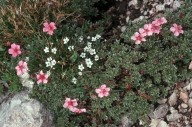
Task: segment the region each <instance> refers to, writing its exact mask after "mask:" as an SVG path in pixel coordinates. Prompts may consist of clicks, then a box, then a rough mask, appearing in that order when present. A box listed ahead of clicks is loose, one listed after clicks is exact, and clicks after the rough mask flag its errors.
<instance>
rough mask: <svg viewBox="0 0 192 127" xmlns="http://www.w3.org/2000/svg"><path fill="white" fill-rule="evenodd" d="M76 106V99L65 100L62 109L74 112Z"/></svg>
mask: <svg viewBox="0 0 192 127" xmlns="http://www.w3.org/2000/svg"><path fill="white" fill-rule="evenodd" d="M77 105H78V103H77V100H76V99H73V100H71V98H66V99H65V103H64V104H63V107H64V108H68V109H69V110H70V111H72V112H75V110H74V107H76V106H77Z"/></svg>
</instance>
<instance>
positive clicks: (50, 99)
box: [0, 0, 192, 127]
mask: <svg viewBox="0 0 192 127" xmlns="http://www.w3.org/2000/svg"><path fill="white" fill-rule="evenodd" d="M12 2H13V3H12ZM12 2H10V3H9V2H8V3H5V6H2V7H1V13H2V14H1V16H0V17H1V22H0V23H1V26H0V35H1V38H0V40H1V44H0V65H1V67H0V69H1V70H0V79H1V80H2V81H3V82H6V83H8V86H3V85H1V87H0V89H1V92H3V91H7V90H8V91H9V92H17V91H19V90H21V89H23V88H22V85H21V83H20V82H19V77H18V76H17V73H16V70H15V67H16V66H17V64H18V62H19V61H21V60H23V61H26V62H27V64H28V68H29V70H28V72H29V74H30V77H31V78H32V79H33V81H34V82H35V85H34V89H33V93H32V94H31V97H34V98H37V99H38V100H40V101H41V102H42V103H43V104H45V106H47V107H48V108H49V109H51V110H52V111H53V113H54V116H55V124H56V126H57V127H74V126H78V127H79V126H84V127H90V126H93V127H94V126H110V127H112V126H117V125H120V124H121V117H122V116H124V115H127V116H129V117H130V118H131V119H132V120H133V121H134V122H135V121H136V120H138V119H142V120H143V121H146V118H147V114H148V113H149V111H150V105H151V104H155V103H156V101H157V99H158V98H160V97H166V96H167V93H168V91H169V90H170V89H171V88H172V86H173V85H174V84H175V83H176V82H177V81H182V80H185V79H187V78H189V77H190V76H191V71H190V70H189V69H188V66H189V63H190V61H191V58H192V54H191V51H192V48H191V47H192V42H191V40H192V36H191V34H192V6H191V4H190V2H189V3H186V4H184V5H183V7H182V8H181V9H179V10H177V11H176V12H174V13H168V14H166V15H164V17H165V18H166V19H167V23H166V24H164V25H163V26H162V29H161V32H160V33H159V34H154V35H152V36H150V37H147V39H146V41H145V42H142V43H141V44H139V45H138V44H135V42H134V41H133V40H131V36H133V34H134V33H135V32H137V31H138V29H139V28H141V27H143V25H144V24H146V23H149V22H152V21H153V20H154V19H151V21H142V22H139V23H136V24H131V23H129V24H128V25H127V30H126V32H125V33H124V34H123V35H121V37H122V38H121V39H120V40H118V38H116V37H115V36H111V37H107V39H106V38H105V37H106V36H105V35H106V32H108V31H106V25H108V24H107V23H108V21H109V20H110V16H108V15H103V16H102V19H101V20H97V21H95V22H91V21H90V20H89V18H87V17H89V16H91V15H92V12H93V11H94V9H96V8H93V7H94V3H97V2H98V0H96V1H94V0H93V1H92V0H86V1H85V0H77V1H76V0H72V1H65V2H66V3H63V4H62V2H61V1H58V2H55V3H54V2H51V3H48V2H44V3H43V2H42V1H36V2H37V3H33V4H31V3H30V2H31V1H26V2H18V3H17V2H16V1H12ZM38 2H39V3H38ZM59 2H60V3H59ZM100 2H101V1H100ZM90 3H91V4H90ZM104 3H105V2H103V4H104ZM65 4H66V5H65ZM60 5H61V6H60ZM28 6H29V7H28ZM31 6H34V7H37V8H36V9H37V10H36V9H34V8H33V7H31ZM65 6H66V8H65ZM30 7H31V9H30ZM88 7H90V9H88ZM11 9H13V10H14V11H13V10H11ZM18 9H20V10H18ZM22 9H23V11H22ZM33 9H34V10H33ZM24 10H26V11H24ZM79 10H82V11H79ZM18 11H19V12H18ZM32 11H33V12H36V13H32ZM25 12H26V13H25ZM28 12H29V13H28ZM85 12H86V13H85ZM18 13H20V14H18ZM17 15H19V16H17ZM92 16H94V15H92ZM20 19H21V20H20ZM22 20H23V21H22ZM44 22H55V23H56V27H57V29H56V30H55V31H54V34H53V35H52V36H50V35H48V34H47V33H45V32H43V23H44ZM174 23H176V24H180V25H181V26H182V27H183V30H184V33H183V34H181V35H179V36H177V37H176V36H174V35H173V33H172V32H171V31H170V27H171V26H172V24H174ZM8 41H9V42H10V43H16V44H19V45H20V46H21V51H22V53H21V55H19V56H18V57H16V58H13V57H11V55H10V54H9V53H8V49H9V48H10V44H9V43H6V42H8ZM53 49H54V50H53ZM55 49H56V51H55ZM84 53H85V54H84ZM84 55H85V56H84ZM50 60H51V61H53V60H55V62H54V64H50V63H49V62H50ZM82 66H83V67H82ZM41 70H42V71H43V72H45V73H49V77H48V83H46V84H43V83H40V84H38V83H37V79H36V75H38V74H39V72H40V71H41ZM102 84H106V86H107V87H108V88H110V91H109V95H106V96H104V97H99V96H98V94H97V93H96V89H98V88H99V87H100V86H101V85H102ZM66 98H71V99H76V101H77V103H78V108H83V109H86V112H83V113H75V112H72V111H70V110H68V109H67V108H64V106H63V105H64V103H65V100H66Z"/></svg>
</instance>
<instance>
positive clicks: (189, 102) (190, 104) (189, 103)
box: [188, 99, 192, 108]
mask: <svg viewBox="0 0 192 127" xmlns="http://www.w3.org/2000/svg"><path fill="white" fill-rule="evenodd" d="M188 105H189V107H190V108H192V99H189V101H188Z"/></svg>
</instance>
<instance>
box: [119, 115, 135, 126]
mask: <svg viewBox="0 0 192 127" xmlns="http://www.w3.org/2000/svg"><path fill="white" fill-rule="evenodd" d="M121 123H122V125H123V127H131V126H132V125H133V122H132V121H131V119H129V118H128V116H123V117H122V119H121Z"/></svg>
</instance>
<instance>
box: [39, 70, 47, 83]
mask: <svg viewBox="0 0 192 127" xmlns="http://www.w3.org/2000/svg"><path fill="white" fill-rule="evenodd" d="M48 77H49V76H48V75H47V74H45V73H43V71H40V73H39V74H38V75H37V84H40V83H44V84H46V83H47V82H48V80H47V79H48Z"/></svg>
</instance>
